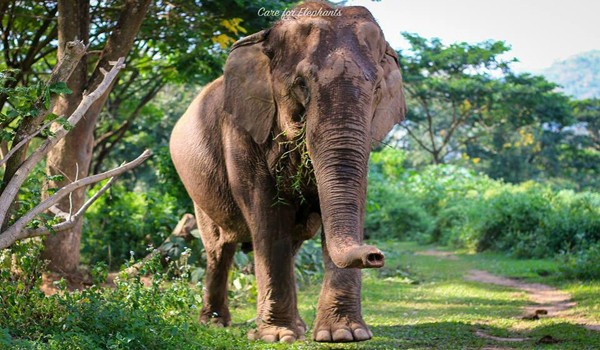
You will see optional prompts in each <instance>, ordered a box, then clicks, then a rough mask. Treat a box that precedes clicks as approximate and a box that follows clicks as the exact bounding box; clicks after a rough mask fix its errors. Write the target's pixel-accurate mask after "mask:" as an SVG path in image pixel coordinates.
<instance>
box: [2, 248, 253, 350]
mask: <svg viewBox="0 0 600 350" xmlns="http://www.w3.org/2000/svg"><path fill="white" fill-rule="evenodd" d="M41 247H42V245H41V240H35V241H29V242H26V243H24V242H20V243H17V244H15V245H14V246H13V247H12V248H11V249H8V250H4V251H2V252H0V348H18V349H147V348H148V347H150V348H153V349H181V348H186V349H188V348H189V349H200V348H207V349H231V348H239V347H242V346H243V345H244V343H245V341H244V340H243V339H244V337H242V336H241V334H236V333H235V332H236V331H232V332H230V333H227V334H219V333H218V332H215V331H214V330H213V329H211V328H207V327H203V326H202V325H200V324H199V323H198V322H197V314H198V312H199V308H200V306H201V301H202V292H201V290H202V288H201V285H200V284H196V285H192V284H190V283H189V274H190V271H191V267H190V265H189V264H188V263H187V257H189V255H190V251H189V250H188V251H186V252H184V253H182V258H181V259H180V260H179V261H178V264H175V263H174V262H173V263H172V264H171V266H170V269H175V268H177V269H178V270H179V271H180V273H179V274H178V277H172V275H173V274H170V273H164V272H161V269H162V268H161V264H160V262H159V259H158V257H157V259H154V260H152V261H150V262H148V263H146V264H145V265H144V267H143V269H142V271H141V274H142V275H143V274H145V273H151V274H152V283H151V286H150V287H146V286H144V284H143V283H142V282H141V280H140V278H139V277H133V278H128V277H127V276H126V274H123V273H122V274H121V275H120V276H119V279H118V280H117V281H116V285H115V286H114V287H112V288H100V287H97V286H92V287H91V288H88V289H85V290H83V291H72V292H65V293H57V294H54V295H52V296H45V295H44V293H43V292H42V291H41V290H40V288H39V287H40V284H41V282H42V277H41V269H43V260H42V259H40V256H39V253H40V250H41ZM13 256H14V257H13ZM132 262H134V261H132ZM92 270H96V271H97V272H98V277H99V278H100V279H102V277H103V276H104V275H105V274H104V271H105V270H106V266H98V267H97V268H96V267H94V268H92ZM65 286H66V283H64V281H61V282H59V283H58V287H59V288H61V289H64V288H65ZM239 332H240V333H241V332H242V330H240V331H239Z"/></svg>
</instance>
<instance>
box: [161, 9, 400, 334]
mask: <svg viewBox="0 0 600 350" xmlns="http://www.w3.org/2000/svg"><path fill="white" fill-rule="evenodd" d="M319 9H320V10H321V11H319ZM333 10H335V9H334V8H332V7H330V6H329V5H326V4H324V3H320V2H308V3H304V4H301V5H298V6H297V7H295V8H294V9H293V10H292V11H288V15H286V16H283V17H282V18H280V19H279V20H278V21H277V22H275V24H273V25H272V27H270V28H269V29H266V30H262V31H260V32H258V33H255V34H251V35H249V36H247V37H244V38H242V39H240V40H239V41H237V42H236V43H234V44H233V46H232V47H231V49H230V52H229V56H228V58H227V60H226V63H225V66H224V70H223V75H222V76H221V77H220V78H218V79H216V80H215V81H213V82H212V83H210V84H208V85H207V86H205V87H204V88H203V89H202V91H201V92H200V94H199V95H198V96H197V97H196V98H195V99H194V100H193V102H192V103H191V104H190V106H189V107H188V109H187V111H186V112H185V113H184V114H183V116H182V117H181V118H180V119H179V121H178V122H177V123H176V125H175V127H174V129H173V132H172V135H171V140H170V151H171V157H172V161H173V164H174V165H175V168H176V170H177V173H178V175H179V177H180V178H181V180H182V182H183V184H184V186H185V188H186V190H187V192H188V194H189V195H190V197H191V199H192V201H193V203H194V209H195V214H196V219H197V222H198V227H199V230H200V235H201V239H202V242H203V244H204V247H205V250H206V256H207V267H206V277H205V282H204V290H203V292H204V293H203V304H202V309H201V311H200V322H202V323H208V324H217V325H220V326H228V325H230V323H231V314H230V311H229V308H228V302H227V276H228V271H229V269H230V266H231V264H232V259H233V256H234V254H235V251H236V248H237V246H238V245H239V244H242V246H245V247H247V246H248V244H251V245H252V249H253V250H254V268H255V275H256V283H257V289H258V296H257V317H256V329H254V330H252V331H250V333H249V334H248V337H249V338H250V339H255V340H263V341H267V342H276V341H280V342H288V343H291V342H294V341H296V340H301V339H304V336H305V333H306V331H307V326H306V324H305V323H304V321H303V320H302V319H301V318H300V315H299V312H298V308H297V296H296V282H295V279H294V257H295V254H296V253H297V252H298V250H299V248H300V247H301V245H302V243H303V242H304V241H305V240H307V239H311V238H313V237H314V236H316V234H317V232H319V229H321V242H322V250H323V262H324V277H323V286H322V289H321V292H320V296H319V300H318V305H317V312H316V319H315V322H314V329H313V333H312V337H313V339H314V340H315V341H318V342H351V341H363V340H368V339H370V338H371V337H372V332H371V331H370V330H369V328H368V327H367V325H366V324H365V322H364V320H363V318H362V314H361V297H360V293H361V269H362V268H378V267H381V266H383V264H384V254H383V253H382V252H381V251H380V250H378V249H377V248H375V247H374V246H371V245H367V244H364V243H363V237H362V235H363V226H364V220H365V219H364V218H365V205H366V204H365V202H366V191H367V172H368V159H369V154H370V152H371V150H372V147H374V146H376V145H378V144H379V142H380V141H381V140H382V139H383V138H384V137H385V135H386V134H387V133H388V132H389V131H390V130H391V129H392V127H393V126H394V125H395V124H397V123H399V122H400V121H401V120H402V119H403V118H404V116H405V113H406V105H405V101H404V94H403V91H402V77H401V74H400V68H399V63H398V56H397V54H396V52H395V51H394V50H393V49H392V48H391V47H390V45H389V44H388V43H387V42H386V41H385V38H384V36H383V32H382V31H381V29H380V27H379V25H378V24H377V22H376V21H375V19H374V18H373V16H372V15H371V13H370V12H369V11H368V10H367V9H366V8H364V7H360V6H355V7H341V8H339V9H338V10H339V11H338V14H340V15H329V14H331V13H332V12H333ZM298 13H303V14H312V15H297V14H298ZM315 14H316V15H315Z"/></svg>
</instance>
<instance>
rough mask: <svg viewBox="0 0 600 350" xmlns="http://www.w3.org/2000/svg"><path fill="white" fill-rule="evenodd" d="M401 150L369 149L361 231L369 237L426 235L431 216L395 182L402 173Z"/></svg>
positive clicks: (417, 237)
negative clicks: (365, 212)
mask: <svg viewBox="0 0 600 350" xmlns="http://www.w3.org/2000/svg"><path fill="white" fill-rule="evenodd" d="M402 156H403V154H402V153H397V152H395V151H394V150H390V149H384V150H383V151H381V152H377V153H373V155H372V157H371V166H370V171H369V187H368V194H367V214H366V218H365V231H366V234H367V236H369V237H371V236H372V237H377V238H390V237H394V238H402V239H407V238H413V239H427V237H429V235H430V233H431V230H432V229H433V223H434V219H433V218H432V217H431V216H430V215H429V214H428V211H427V210H425V208H424V207H423V205H422V203H421V202H420V201H418V199H416V198H414V196H412V195H410V194H409V193H408V192H407V191H405V189H404V188H403V187H402V186H400V185H399V182H400V180H401V179H402V178H403V177H405V175H406V173H405V170H404V168H403V167H402V162H403V158H402Z"/></svg>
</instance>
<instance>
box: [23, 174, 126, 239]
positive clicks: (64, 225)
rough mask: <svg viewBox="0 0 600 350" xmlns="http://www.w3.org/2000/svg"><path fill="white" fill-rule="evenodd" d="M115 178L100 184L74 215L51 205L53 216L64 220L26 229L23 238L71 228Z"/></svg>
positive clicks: (50, 209)
mask: <svg viewBox="0 0 600 350" xmlns="http://www.w3.org/2000/svg"><path fill="white" fill-rule="evenodd" d="M116 179H117V177H116V176H115V177H111V178H110V180H108V182H107V183H106V184H104V186H102V188H100V190H98V192H96V193H95V194H94V195H93V196H92V197H90V199H88V200H87V201H86V202H85V203H84V204H83V205H82V206H81V208H79V210H78V211H77V213H75V215H72V216H71V217H69V213H65V212H64V211H62V210H60V209H59V208H58V207H57V206H56V205H53V206H51V207H50V208H49V209H48V210H49V211H50V212H52V214H54V216H55V217H58V218H62V219H64V220H65V221H63V222H61V223H58V224H56V225H54V226H52V228H50V229H49V228H47V227H38V228H35V229H27V230H26V231H25V232H26V234H25V237H23V239H24V238H31V237H37V236H45V235H48V234H51V233H52V232H61V231H65V230H68V229H71V228H73V227H74V226H75V225H76V224H77V222H78V221H79V219H80V218H81V217H83V214H85V212H86V211H87V209H88V208H89V207H90V206H91V205H92V204H94V202H95V201H96V200H97V199H98V198H100V197H101V196H102V195H103V194H104V192H106V191H107V190H108V189H109V188H110V186H112V184H113V183H114V182H115V180H116Z"/></svg>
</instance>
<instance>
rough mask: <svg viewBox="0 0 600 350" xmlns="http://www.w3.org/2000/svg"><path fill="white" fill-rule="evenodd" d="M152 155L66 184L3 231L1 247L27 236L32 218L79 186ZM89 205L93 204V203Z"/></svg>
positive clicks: (121, 170)
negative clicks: (27, 226)
mask: <svg viewBox="0 0 600 350" xmlns="http://www.w3.org/2000/svg"><path fill="white" fill-rule="evenodd" d="M151 155H152V152H150V150H146V151H144V152H143V153H142V154H141V155H140V156H139V157H137V158H136V159H135V160H133V161H131V162H129V163H126V164H123V165H121V166H120V167H117V168H115V169H112V170H109V171H107V172H104V173H101V174H96V175H92V176H88V177H86V178H83V179H81V180H77V181H75V182H72V183H70V184H68V185H66V186H65V187H63V188H61V189H60V190H58V191H57V192H56V193H55V194H53V195H52V196H50V197H48V198H46V199H45V200H43V201H42V202H41V203H40V204H38V205H37V206H35V207H34V208H33V209H31V210H30V211H29V212H28V213H27V214H25V215H23V216H22V217H21V218H19V220H17V222H15V223H14V224H13V225H12V226H10V227H9V228H7V229H6V230H5V231H4V232H2V233H1V234H0V249H5V248H7V247H9V246H10V245H12V244H13V243H14V242H15V241H17V240H19V239H23V238H27V234H28V231H26V230H23V229H24V228H25V226H26V225H27V224H28V223H29V222H31V220H33V219H34V218H35V217H36V216H37V215H39V214H41V213H43V212H44V211H46V210H48V209H50V208H51V207H52V206H54V205H55V204H56V203H58V201H60V200H61V199H62V198H64V197H65V196H67V195H68V194H70V193H71V192H73V191H75V190H77V189H79V188H82V187H85V186H88V185H90V184H93V183H96V182H99V181H102V180H104V179H108V178H109V177H115V176H118V175H121V174H122V173H124V172H126V171H128V170H131V169H133V168H135V167H136V166H138V165H140V164H142V163H143V162H144V161H145V160H146V159H148V158H149V157H150V156H151ZM104 191H106V190H104ZM98 197H99V196H94V197H92V198H94V200H96V199H97V198H98ZM89 205H91V203H90V204H89ZM89 205H88V206H85V205H84V206H83V207H82V208H81V209H80V210H79V211H78V212H77V213H76V214H75V215H74V216H73V217H75V216H77V215H78V214H80V215H83V212H84V211H85V210H86V209H87V208H88V207H89ZM82 209H83V211H82ZM70 222H71V223H72V222H73V220H71V221H70ZM59 225H60V224H59ZM65 225H67V224H65ZM57 226H58V225H57ZM63 226H64V225H63ZM59 229H60V227H59ZM63 229H65V228H63Z"/></svg>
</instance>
